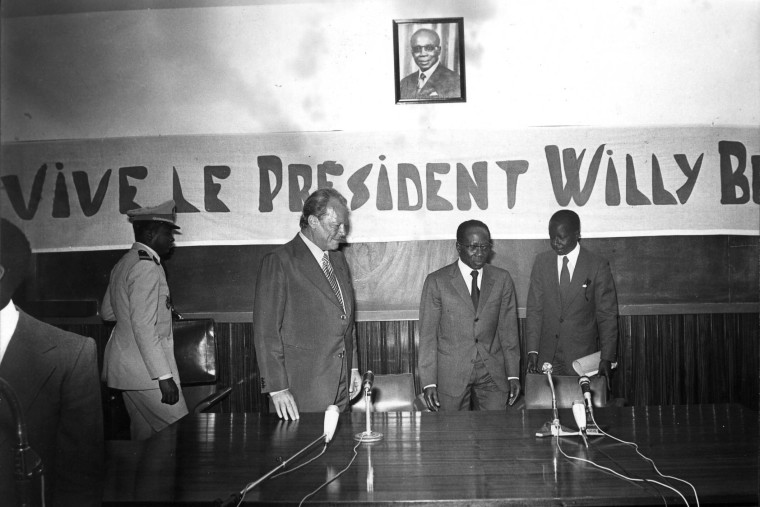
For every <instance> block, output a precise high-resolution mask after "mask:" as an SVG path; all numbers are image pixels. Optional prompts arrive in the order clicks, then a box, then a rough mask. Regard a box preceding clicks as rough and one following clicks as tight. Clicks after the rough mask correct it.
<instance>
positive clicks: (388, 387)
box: [350, 373, 418, 412]
mask: <svg viewBox="0 0 760 507" xmlns="http://www.w3.org/2000/svg"><path fill="white" fill-rule="evenodd" d="M415 400H416V396H415V394H414V375H412V374H411V373H396V374H386V375H375V382H374V383H373V384H372V392H371V393H370V401H371V403H372V404H371V406H370V410H371V411H373V412H414V411H417V410H418V407H417V406H416V403H415ZM364 403H365V401H364V393H363V392H362V394H361V395H360V396H357V397H356V398H355V399H354V400H353V401H352V402H351V406H350V410H351V412H363V411H365V410H366V407H365V405H364Z"/></svg>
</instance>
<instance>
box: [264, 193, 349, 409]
mask: <svg viewBox="0 0 760 507" xmlns="http://www.w3.org/2000/svg"><path fill="white" fill-rule="evenodd" d="M300 226H301V231H300V232H299V233H298V234H296V236H295V238H293V239H292V240H291V241H290V242H288V243H286V244H285V245H283V246H281V247H279V248H277V249H275V250H274V251H272V252H270V253H268V254H267V255H265V256H264V258H263V259H262V261H261V266H260V268H259V273H258V277H257V279H256V294H255V299H254V303H253V339H254V345H255V347H256V357H257V360H258V364H259V371H260V373H261V391H262V392H264V393H269V396H270V400H271V406H272V407H273V408H274V409H275V410H276V411H277V415H278V416H279V417H281V418H283V419H286V420H288V419H298V417H299V412H321V411H324V410H325V409H326V408H327V407H328V406H329V405H338V407H339V408H340V409H341V410H344V409H345V408H346V407H347V406H348V401H349V398H350V397H353V395H354V394H356V393H358V392H359V387H360V384H361V376H360V375H359V371H358V356H357V351H356V332H355V329H354V290H353V286H352V284H351V275H350V273H349V269H348V264H347V263H346V259H345V257H344V256H343V253H342V252H340V251H339V250H338V248H339V247H340V244H341V243H344V242H345V240H346V234H347V233H348V227H349V221H348V207H347V205H346V199H345V198H344V197H343V196H342V195H340V193H339V192H338V191H337V190H334V189H332V188H323V189H319V190H317V191H316V192H314V193H313V194H311V195H310V196H309V197H308V198H307V199H306V202H305V203H304V206H303V212H302V213H301V218H300Z"/></svg>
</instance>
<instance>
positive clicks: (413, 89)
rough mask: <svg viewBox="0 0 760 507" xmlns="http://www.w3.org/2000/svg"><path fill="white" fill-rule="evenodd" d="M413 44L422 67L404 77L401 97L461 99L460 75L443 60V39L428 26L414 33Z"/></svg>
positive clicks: (417, 60) (415, 58) (418, 62)
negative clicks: (443, 62)
mask: <svg viewBox="0 0 760 507" xmlns="http://www.w3.org/2000/svg"><path fill="white" fill-rule="evenodd" d="M410 46H411V49H412V58H414V63H416V64H417V67H419V70H418V71H417V72H413V73H411V74H409V75H408V76H406V77H405V78H404V79H402V80H401V86H400V95H401V98H402V99H452V98H460V97H461V96H462V91H461V88H460V79H459V74H457V73H456V72H454V71H453V70H451V69H448V68H446V66H444V65H443V64H442V63H441V62H440V57H441V38H440V37H438V34H437V33H435V31H433V30H430V29H428V28H422V29H420V30H417V31H416V32H414V34H413V35H412V38H411V41H410Z"/></svg>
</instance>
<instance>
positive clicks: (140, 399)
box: [101, 208, 188, 439]
mask: <svg viewBox="0 0 760 507" xmlns="http://www.w3.org/2000/svg"><path fill="white" fill-rule="evenodd" d="M149 209H151V208H149ZM138 212H139V210H138ZM101 313H102V316H103V318H104V319H105V320H116V326H115V327H114V330H113V332H112V334H111V338H110V339H109V340H108V344H107V345H106V349H105V357H104V360H103V379H104V380H105V381H106V382H107V383H108V386H109V387H111V388H115V389H119V390H122V391H124V392H123V395H124V402H125V405H126V407H127V411H128V412H129V415H130V419H131V432H132V438H133V439H142V438H147V437H148V436H150V435H151V434H152V433H153V432H157V431H160V430H162V429H163V428H165V427H166V426H168V425H169V424H171V423H173V422H175V421H176V420H178V419H180V418H181V417H183V416H184V415H186V414H187V413H188V410H187V404H186V403H185V399H184V397H183V396H182V393H181V391H180V396H179V402H177V403H176V404H174V405H168V404H165V403H162V402H161V397H162V393H161V390H160V388H159V382H158V381H159V379H164V378H169V377H172V378H173V379H174V382H175V383H176V384H177V386H178V387H179V385H180V378H179V373H178V371H177V362H176V360H175V358H174V339H173V336H172V306H171V298H170V295H169V286H168V284H167V283H166V274H165V273H164V268H163V266H161V261H160V259H159V256H158V255H157V254H156V252H154V251H153V250H152V249H151V248H149V247H148V246H147V245H144V244H142V243H139V242H136V243H134V244H133V245H132V248H131V249H130V250H129V251H128V252H127V253H126V254H125V255H124V256H123V257H122V258H121V259H120V260H119V262H118V263H117V264H116V266H115V267H114V268H113V270H112V271H111V277H110V281H109V285H108V290H107V291H106V294H105V296H104V297H103V304H102V308H101Z"/></svg>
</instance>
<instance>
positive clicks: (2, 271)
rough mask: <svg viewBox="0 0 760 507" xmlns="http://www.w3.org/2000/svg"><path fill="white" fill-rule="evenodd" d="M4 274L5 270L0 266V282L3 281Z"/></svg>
mask: <svg viewBox="0 0 760 507" xmlns="http://www.w3.org/2000/svg"><path fill="white" fill-rule="evenodd" d="M4 274H5V268H4V267H2V266H0V280H2V279H3V275H4Z"/></svg>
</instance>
